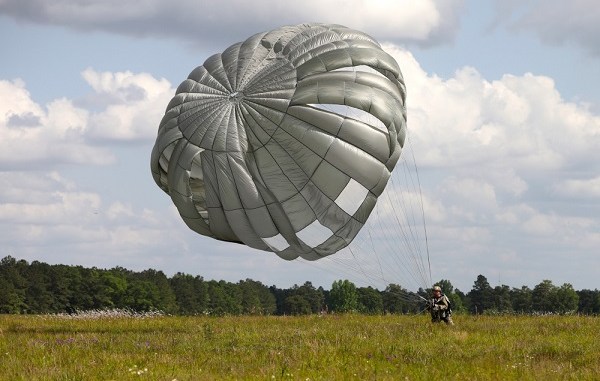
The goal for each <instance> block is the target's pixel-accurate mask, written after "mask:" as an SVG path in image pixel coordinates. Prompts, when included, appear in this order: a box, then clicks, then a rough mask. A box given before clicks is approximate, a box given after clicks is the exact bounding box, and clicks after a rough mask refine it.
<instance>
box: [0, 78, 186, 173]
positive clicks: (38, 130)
mask: <svg viewBox="0 0 600 381" xmlns="http://www.w3.org/2000/svg"><path fill="white" fill-rule="evenodd" d="M82 75H83V77H84V79H85V80H86V82H87V83H88V84H89V85H90V86H91V87H92V89H93V90H94V92H93V93H92V94H90V95H88V96H87V97H86V98H85V102H82V103H84V105H83V106H76V105H75V104H76V102H75V101H74V100H70V99H66V98H60V99H56V100H53V101H51V102H49V103H48V104H46V105H43V106H42V105H39V104H37V103H36V102H34V101H33V99H32V98H31V95H30V94H29V92H28V91H27V88H26V86H25V83H24V82H23V81H21V80H19V79H17V80H13V81H6V80H0V169H4V170H7V169H16V168H52V167H53V166H54V165H56V164H61V163H72V164H85V165H87V164H93V165H106V164H111V163H114V162H115V159H116V158H115V156H114V154H112V153H111V152H110V151H109V150H108V149H107V148H103V147H101V146H98V143H102V142H104V143H106V142H107V141H108V142H110V141H140V140H141V141H144V140H147V141H149V140H152V139H154V137H155V135H156V131H157V129H158V123H159V121H160V119H161V117H162V115H163V114H164V110H165V107H166V105H167V103H168V101H169V99H170V98H171V97H172V95H173V94H174V92H175V90H174V89H173V88H171V85H170V83H169V82H168V81H167V80H165V79H155V78H153V77H152V76H151V75H149V74H145V73H140V74H133V73H131V72H117V73H108V72H105V73H100V72H96V71H94V70H93V69H86V70H85V71H84V72H83V73H82ZM86 102H87V103H91V105H88V108H86V106H85V103H86ZM98 109H99V110H98Z"/></svg>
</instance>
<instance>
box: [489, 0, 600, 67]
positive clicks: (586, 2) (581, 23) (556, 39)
mask: <svg viewBox="0 0 600 381" xmlns="http://www.w3.org/2000/svg"><path fill="white" fill-rule="evenodd" d="M496 10H497V16H496V19H497V21H496V23H497V24H507V25H508V27H509V28H510V29H512V30H514V31H532V32H534V33H535V34H537V36H538V37H539V38H540V40H541V41H543V42H545V43H549V44H564V43H574V44H578V45H580V46H582V47H584V48H585V49H587V50H588V51H589V52H591V53H592V54H594V55H600V8H599V7H598V2H597V1H596V0H573V1H568V2H565V1H560V0H544V1H539V0H526V1H506V0H496Z"/></svg>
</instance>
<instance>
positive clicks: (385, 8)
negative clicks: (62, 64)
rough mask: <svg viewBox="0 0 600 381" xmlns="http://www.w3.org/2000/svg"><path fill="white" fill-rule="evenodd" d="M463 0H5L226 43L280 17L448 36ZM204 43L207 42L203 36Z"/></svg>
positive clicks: (8, 8) (88, 25) (36, 11)
mask: <svg viewBox="0 0 600 381" xmlns="http://www.w3.org/2000/svg"><path fill="white" fill-rule="evenodd" d="M463 3H464V0H450V1H448V0H445V1H444V0H421V1H410V0H332V1H326V2H324V1H321V0H306V1H301V2H281V1H277V0H262V1H253V2H249V1H245V0H230V1H218V0H207V1H204V2H202V3H201V4H199V3H198V2H197V1H194V0H181V1H177V2H171V1H160V0H140V1H136V2H124V1H117V0H102V1H94V2H89V1H82V0H57V1H52V2H48V1H44V0H31V1H28V2H26V3H24V2H22V1H21V0H4V1H3V2H0V11H2V12H3V13H4V14H8V15H11V16H12V17H14V18H16V19H21V20H29V21H33V22H37V23H43V24H54V25H63V26H69V27H73V28H76V29H80V30H104V31H108V32H118V33H123V34H129V35H135V36H140V35H155V36H157V35H167V36H174V37H177V38H180V39H183V40H186V41H191V42H194V43H199V42H200V41H201V40H203V39H202V38H199V36H206V35H210V36H211V39H210V42H212V43H215V42H218V43H219V44H222V43H232V42H236V41H239V40H242V39H245V38H246V37H249V36H250V35H252V34H254V33H258V32H260V31H264V30H268V29H272V28H275V27H278V26H281V25H287V24H300V23H304V22H310V21H318V22H326V23H335V24H342V25H346V26H348V27H352V28H357V29H360V30H364V31H365V32H367V33H369V34H372V35H373V36H375V37H376V38H379V39H385V40H391V41H404V42H406V41H414V42H418V43H423V44H429V45H430V44H435V43H440V42H447V41H449V40H451V39H453V37H454V35H455V32H456V30H457V29H458V22H459V20H458V19H459V14H460V12H461V10H462V8H463ZM204 40H205V41H206V43H210V42H209V41H207V40H206V39H204Z"/></svg>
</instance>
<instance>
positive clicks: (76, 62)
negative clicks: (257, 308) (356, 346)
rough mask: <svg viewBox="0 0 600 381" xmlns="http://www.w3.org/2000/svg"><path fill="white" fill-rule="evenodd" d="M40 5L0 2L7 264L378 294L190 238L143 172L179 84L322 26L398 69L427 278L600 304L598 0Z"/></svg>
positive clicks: (327, 268) (400, 277) (0, 158)
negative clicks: (596, 298)
mask: <svg viewBox="0 0 600 381" xmlns="http://www.w3.org/2000/svg"><path fill="white" fill-rule="evenodd" d="M48 4H50V2H45V1H42V0H0V47H1V48H2V51H3V52H4V54H3V58H2V62H1V63H0V179H1V180H2V183H3V184H4V185H3V187H2V188H0V256H5V255H12V256H14V257H16V258H22V259H26V260H28V261H33V260H40V261H44V262H48V263H67V264H74V265H83V266H98V267H103V268H110V267H114V266H124V267H127V268H131V269H135V270H141V269H145V268H150V267H151V268H155V269H159V270H163V271H164V272H165V273H167V274H168V275H172V274H174V273H175V272H179V271H181V272H186V273H191V274H194V275H196V274H197V275H202V276H204V277H205V278H207V279H226V280H230V281H237V280H240V279H245V278H252V279H255V280H259V281H261V282H263V283H265V284H268V285H270V284H276V285H278V286H280V287H288V286H291V285H293V284H294V283H303V282H304V281H306V280H310V281H312V282H313V283H314V284H316V285H323V286H325V287H329V286H330V285H331V282H332V281H333V280H335V279H340V278H346V277H348V278H351V280H353V281H355V282H356V283H359V284H361V283H362V284H373V285H374V286H378V287H380V288H381V287H382V283H383V284H385V282H380V281H378V282H375V281H374V280H372V279H368V278H366V277H365V276H364V275H363V274H361V273H364V272H363V271H354V272H348V271H346V263H343V260H342V259H341V260H340V261H328V262H324V263H322V264H319V263H316V264H315V263H311V264H307V263H303V262H286V261H284V260H281V259H279V258H278V257H276V256H275V255H274V254H271V253H264V252H259V251H256V250H253V249H249V248H245V247H243V246H241V245H235V244H228V243H223V242H217V241H213V240H211V239H209V238H206V237H201V236H199V235H196V234H195V233H193V232H192V231H190V230H189V229H188V228H187V227H186V226H185V225H184V224H183V222H182V221H181V220H180V219H179V217H178V215H177V212H176V210H175V208H174V207H173V206H172V205H171V201H170V199H169V197H168V196H167V195H166V194H164V193H163V192H162V191H161V190H160V189H159V188H158V187H157V186H156V185H155V184H154V182H153V180H152V177H151V175H150V169H149V160H150V158H149V156H150V151H151V149H152V146H153V144H154V139H155V137H156V131H157V128H158V123H159V121H160V118H161V116H162V114H163V113H164V110H165V108H166V105H167V103H168V101H169V99H170V98H171V97H172V96H173V94H174V91H175V88H176V87H177V85H178V84H179V83H180V82H181V81H183V80H184V79H185V78H186V77H187V75H188V74H189V72H190V71H191V70H192V69H194V68H195V67H196V66H199V65H201V64H202V62H203V61H204V60H205V59H206V58H208V56H210V55H212V54H213V53H216V52H220V51H222V50H224V49H225V48H226V47H228V46H229V45H230V44H232V43H234V42H237V41H241V40H244V39H245V38H247V37H248V36H250V35H252V34H254V33H256V32H260V31H265V30H269V29H272V28H275V27H277V26H280V25H285V24H296V23H302V22H307V21H318V22H335V23H338V24H343V25H346V26H349V27H354V28H357V29H360V30H363V31H364V32H366V33H368V34H370V35H372V36H374V37H375V38H377V39H378V40H379V41H380V42H381V43H382V44H383V46H384V48H385V49H386V50H387V51H388V52H389V53H390V54H392V55H393V56H394V57H395V58H396V59H397V60H398V62H399V64H400V67H401V68H402V70H403V73H404V76H405V79H406V83H407V88H408V118H409V136H410V139H411V145H412V146H411V149H412V150H413V151H414V154H415V158H416V161H417V164H418V167H419V175H420V176H421V181H422V192H423V200H424V208H425V216H426V221H427V230H428V243H429V251H430V258H431V262H432V276H433V279H434V280H437V279H441V278H446V279H450V280H451V281H452V282H453V283H454V284H455V286H457V287H458V288H460V289H462V290H465V291H468V290H469V289H470V288H471V286H472V284H473V281H474V280H475V278H476V277H477V275H478V274H483V275H485V276H487V277H488V279H489V281H490V283H492V285H499V284H507V285H509V286H514V287H520V286H521V285H528V286H530V287H532V286H534V285H536V284H537V283H539V282H541V281H542V280H543V279H551V280H553V281H554V282H555V283H556V284H562V283H564V282H568V283H571V284H573V286H574V287H575V288H577V289H582V288H592V289H593V288H597V287H598V283H597V273H598V270H597V269H598V268H600V255H599V254H600V253H599V252H600V250H599V248H600V217H598V216H600V207H599V205H600V203H599V201H600V164H599V163H600V160H599V159H600V153H599V152H600V91H598V89H597V84H598V83H600V48H599V47H600V26H599V25H600V9H599V7H597V5H596V4H595V2H594V1H592V0H589V1H583V0H579V1H572V2H569V3H568V4H567V3H564V2H559V1H555V0H552V1H543V2H542V1H534V0H530V1H492V0H489V1H461V0H454V1H433V0H431V1H430V0H426V1H421V2H412V1H398V0H396V1H392V0H389V1H387V0H381V1H370V2H366V1H359V0H348V1H329V2H322V1H316V0H315V1H306V2H302V3H298V4H287V5H281V4H280V3H279V2H276V1H271V0H263V1H255V2H252V3H246V2H242V1H229V2H226V1H222V2H219V1H206V2H205V3H204V6H203V7H202V8H200V7H199V6H198V5H197V4H196V2H194V1H191V0H189V1H180V2H177V3H176V5H170V4H171V2H166V1H160V0H140V1H138V2H136V3H135V4H134V5H129V3H128V2H120V1H112V0H105V1H96V2H94V3H93V4H90V3H89V2H86V1H80V0H60V1H54V2H52V5H48ZM315 15H318V17H316V16H315ZM407 152H408V151H407ZM409 159H410V158H409ZM381 218H383V219H385V218H386V216H385V213H383V212H382V215H381ZM374 229H375V228H374ZM387 239H389V240H391V241H392V242H391V243H389V246H390V247H392V248H395V247H398V248H400V247H402V244H403V243H402V242H400V241H402V237H397V240H398V242H395V241H394V239H395V238H394V237H391V238H390V237H388V238H387ZM357 244H360V242H357ZM418 244H419V245H421V246H424V242H421V241H420V242H419V243H418ZM391 250H393V249H391ZM398 251H402V250H401V249H398ZM396 254H397V255H398V258H399V259H401V260H402V259H403V257H402V254H401V253H400V254H398V253H396ZM396 254H395V255H396ZM344 255H346V256H347V255H348V253H342V254H341V256H340V258H343V256H344ZM356 255H360V247H354V249H353V252H352V253H350V256H351V257H352V256H356ZM385 255H391V254H386V253H383V252H382V253H381V256H385ZM351 260H352V259H349V261H351ZM359 260H360V261H363V263H364V266H368V265H369V262H372V263H374V260H373V257H369V256H365V257H364V258H360V259H359ZM372 263H371V264H372ZM408 278H409V276H408V275H404V274H402V273H401V272H400V271H398V273H394V272H392V273H390V274H388V275H386V278H385V281H386V282H388V281H389V282H395V283H400V284H402V285H406V286H407V287H409V288H410V287H411V286H413V285H412V282H411V280H410V279H408Z"/></svg>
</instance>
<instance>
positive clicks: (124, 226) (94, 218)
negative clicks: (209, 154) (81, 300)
mask: <svg viewBox="0 0 600 381" xmlns="http://www.w3.org/2000/svg"><path fill="white" fill-rule="evenodd" d="M0 181H1V182H2V184H3V187H2V189H1V190H0V245H2V248H3V252H7V251H8V252H9V253H10V252H11V251H12V252H14V253H15V254H17V255H18V256H19V257H23V256H29V255H33V259H37V260H45V259H46V260H49V261H50V262H53V263H76V264H88V265H90V266H92V265H93V266H96V265H106V266H114V265H116V264H120V263H123V262H122V261H127V260H128V258H131V256H133V257H135V258H137V259H138V260H139V258H140V257H139V256H140V255H142V256H144V255H145V253H147V252H151V251H153V250H158V251H159V252H162V253H169V252H170V250H176V251H179V250H182V248H185V246H186V242H185V241H184V239H183V237H182V236H181V231H182V230H183V227H182V226H181V225H182V224H181V223H180V221H179V220H178V218H176V216H175V215H174V214H173V213H171V212H170V209H172V208H169V209H168V210H166V211H163V212H162V213H159V212H157V211H156V210H152V211H151V210H148V209H146V208H144V209H141V210H139V209H137V208H134V207H133V206H132V205H130V204H128V203H125V202H119V201H116V202H111V203H105V202H104V201H103V199H102V195H100V194H98V193H95V192H89V191H83V190H81V189H79V187H78V186H76V185H74V184H73V183H72V182H71V181H70V180H65V179H64V178H62V177H61V176H60V175H58V174H57V173H55V172H52V173H45V172H37V171H29V172H0ZM165 231H169V233H168V237H167V236H165V234H164V232H165ZM121 257H123V259H121ZM50 258H52V259H50Z"/></svg>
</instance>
